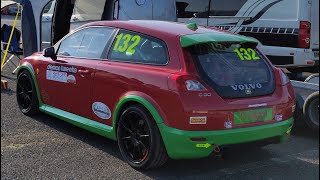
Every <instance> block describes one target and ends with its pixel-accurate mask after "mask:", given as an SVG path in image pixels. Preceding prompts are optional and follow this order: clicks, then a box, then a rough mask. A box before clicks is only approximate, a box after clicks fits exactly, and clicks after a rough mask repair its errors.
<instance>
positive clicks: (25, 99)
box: [16, 70, 39, 116]
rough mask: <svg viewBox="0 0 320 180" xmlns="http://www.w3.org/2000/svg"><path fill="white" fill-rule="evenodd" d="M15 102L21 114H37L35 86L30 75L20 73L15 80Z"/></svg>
mask: <svg viewBox="0 0 320 180" xmlns="http://www.w3.org/2000/svg"><path fill="white" fill-rule="evenodd" d="M16 96H17V102H18V105H19V108H20V110H21V112H22V113H23V114H25V115H28V116H30V115H34V114H36V113H38V112H39V102H38V98H37V94H36V90H35V86H34V83H33V80H32V77H31V75H30V73H29V72H28V71H27V70H24V71H22V72H21V73H20V74H19V76H18V79H17V94H16Z"/></svg>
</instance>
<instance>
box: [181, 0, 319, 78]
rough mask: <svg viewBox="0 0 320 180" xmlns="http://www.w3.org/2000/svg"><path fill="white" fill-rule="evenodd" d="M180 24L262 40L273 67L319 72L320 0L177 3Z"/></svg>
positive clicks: (192, 0)
mask: <svg viewBox="0 0 320 180" xmlns="http://www.w3.org/2000/svg"><path fill="white" fill-rule="evenodd" d="M177 12H178V15H177V17H178V21H181V22H196V23H198V24H202V25H207V26H214V27H217V28H221V29H224V30H228V31H231V32H234V33H239V34H242V35H246V36H251V37H254V38H256V39H258V40H259V41H260V42H261V43H262V44H263V46H261V47H259V49H260V50H261V51H262V52H263V53H264V54H266V55H267V57H268V58H269V59H270V60H271V62H272V63H273V64H275V65H276V66H278V67H284V68H287V69H288V70H289V71H291V72H302V71H309V72H319V68H318V65H319V0H236V1H235V0H177Z"/></svg>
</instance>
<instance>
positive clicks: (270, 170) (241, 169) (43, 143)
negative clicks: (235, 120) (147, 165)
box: [1, 67, 319, 180]
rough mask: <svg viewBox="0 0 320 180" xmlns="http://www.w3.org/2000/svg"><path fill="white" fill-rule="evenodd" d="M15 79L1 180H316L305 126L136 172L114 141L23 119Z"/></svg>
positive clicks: (7, 106) (311, 135)
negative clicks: (256, 145)
mask: <svg viewBox="0 0 320 180" xmlns="http://www.w3.org/2000/svg"><path fill="white" fill-rule="evenodd" d="M14 78H15V76H14V75H12V74H11V73H9V72H8V68H7V67H4V73H2V77H1V79H4V80H7V81H8V82H9V88H10V89H9V90H1V179H266V180H270V179H290V180H294V179H304V180H311V179H319V135H318V133H315V132H311V131H310V130H309V129H308V128H306V127H305V126H300V127H299V128H296V129H295V133H294V134H293V135H292V136H291V138H290V139H289V140H288V141H287V142H285V143H283V144H275V145H269V146H266V147H264V148H261V149H252V148H250V147H247V146H240V147H236V148H234V149H229V150H228V151H227V152H226V155H225V157H224V158H223V159H216V158H213V157H208V158H204V159H196V160H169V161H168V162H167V163H166V164H165V166H164V167H162V168H160V169H154V170H149V171H138V170H135V169H133V168H131V167H130V166H129V165H127V164H126V163H125V162H124V161H123V159H122V157H121V154H120V152H119V149H118V146H117V143H116V142H114V141H111V140H108V139H106V138H103V137H101V136H98V135H95V134H93V133H90V132H88V131H85V130H82V129H80V128H78V127H75V126H73V125H70V124H68V123H66V122H64V121H61V120H58V119H56V118H54V117H51V116H48V115H46V114H40V115H38V116H35V117H27V116H24V115H23V114H22V113H21V112H20V111H19V108H18V105H17V102H16V96H15V80H14Z"/></svg>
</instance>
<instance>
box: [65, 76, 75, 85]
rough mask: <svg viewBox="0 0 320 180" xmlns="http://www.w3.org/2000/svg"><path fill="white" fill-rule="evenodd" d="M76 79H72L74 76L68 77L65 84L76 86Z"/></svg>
mask: <svg viewBox="0 0 320 180" xmlns="http://www.w3.org/2000/svg"><path fill="white" fill-rule="evenodd" d="M76 82H77V81H76V77H74V75H69V76H68V77H67V83H72V84H76Z"/></svg>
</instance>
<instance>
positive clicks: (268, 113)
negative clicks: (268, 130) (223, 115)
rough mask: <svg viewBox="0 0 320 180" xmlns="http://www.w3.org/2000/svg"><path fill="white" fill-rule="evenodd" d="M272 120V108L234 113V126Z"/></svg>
mask: <svg viewBox="0 0 320 180" xmlns="http://www.w3.org/2000/svg"><path fill="white" fill-rule="evenodd" d="M271 120H272V108H265V109H256V110H249V111H239V112H235V113H234V122H233V123H234V124H235V125H239V124H247V123H253V122H261V121H271Z"/></svg>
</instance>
